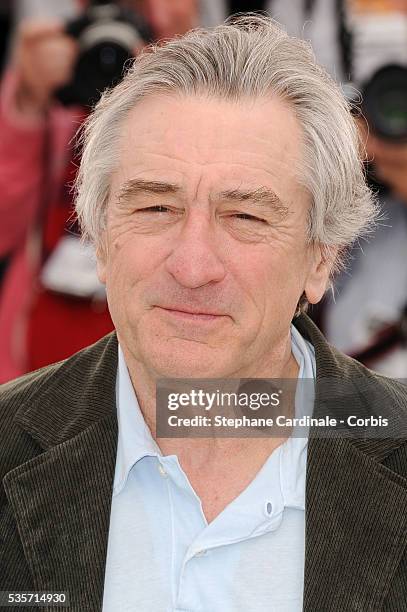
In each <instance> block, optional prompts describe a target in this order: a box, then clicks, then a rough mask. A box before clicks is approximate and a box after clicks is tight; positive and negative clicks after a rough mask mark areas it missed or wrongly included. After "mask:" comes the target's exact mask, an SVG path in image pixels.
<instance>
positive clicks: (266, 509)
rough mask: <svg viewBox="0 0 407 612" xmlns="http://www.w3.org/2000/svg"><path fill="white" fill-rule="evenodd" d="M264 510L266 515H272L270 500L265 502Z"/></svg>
mask: <svg viewBox="0 0 407 612" xmlns="http://www.w3.org/2000/svg"><path fill="white" fill-rule="evenodd" d="M264 512H265V514H266V516H271V515H272V513H273V504H272V503H271V502H270V501H268V502H266V503H265V505H264Z"/></svg>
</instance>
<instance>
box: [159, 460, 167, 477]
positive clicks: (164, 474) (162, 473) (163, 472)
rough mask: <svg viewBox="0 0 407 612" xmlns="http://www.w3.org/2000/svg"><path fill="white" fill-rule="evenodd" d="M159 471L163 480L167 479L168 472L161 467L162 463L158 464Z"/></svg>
mask: <svg viewBox="0 0 407 612" xmlns="http://www.w3.org/2000/svg"><path fill="white" fill-rule="evenodd" d="M158 471H159V472H160V474H161V476H162V477H163V478H166V477H167V472H166V471H165V470H164V468H163V466H162V465H161V463H159V464H158Z"/></svg>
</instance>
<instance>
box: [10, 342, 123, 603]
mask: <svg viewBox="0 0 407 612" xmlns="http://www.w3.org/2000/svg"><path fill="white" fill-rule="evenodd" d="M98 344H99V349H98V350H100V349H103V350H101V353H102V354H101V355H99V358H97V359H92V360H90V359H89V356H88V357H87V359H84V360H81V359H79V362H76V361H75V359H73V361H72V368H71V369H70V372H69V373H67V371H66V369H65V370H63V376H62V377H61V378H60V380H58V373H56V375H55V376H54V377H53V379H52V380H55V381H56V384H53V383H51V387H50V388H48V389H47V390H46V391H45V393H43V394H41V398H40V399H38V400H37V399H36V398H34V400H33V403H30V406H29V408H28V409H26V410H24V411H23V412H22V411H20V412H19V413H18V415H17V417H16V420H17V421H18V422H19V423H20V425H21V426H22V427H24V429H25V430H26V431H28V432H29V433H30V434H31V435H32V437H34V438H35V439H36V440H37V442H39V443H40V445H41V446H42V448H43V449H44V452H43V453H42V454H40V455H38V456H36V457H34V458H33V459H31V460H30V461H28V462H26V463H23V464H22V465H20V466H18V467H17V468H15V469H13V470H12V471H11V472H8V474H7V475H6V477H5V478H4V481H3V482H4V486H5V490H6V494H7V497H8V499H9V501H10V504H11V507H12V510H13V513H14V516H15V520H16V522H17V526H18V530H19V534H20V537H21V541H22V545H23V550H24V554H25V558H26V562H27V564H28V566H29V568H30V571H31V574H32V577H33V584H34V586H35V589H36V590H38V591H42V590H44V591H56V590H60V591H67V592H68V596H69V597H70V601H71V604H70V606H69V609H70V610H77V611H82V610H100V609H101V608H102V596H103V584H104V572H105V564H106V554H107V542H108V532H109V521H110V505H111V497H112V487H113V479H114V469H115V460H116V448H117V433H118V430H117V420H116V414H115V412H116V411H115V377H116V364H117V342H116V339H115V337H114V336H110V337H109V338H108V339H106V340H103V341H102V343H101V344H100V343H98ZM95 346H97V345H95ZM94 352H95V349H93V353H94ZM93 357H95V355H93Z"/></svg>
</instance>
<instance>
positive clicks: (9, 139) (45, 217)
mask: <svg viewBox="0 0 407 612" xmlns="http://www.w3.org/2000/svg"><path fill="white" fill-rule="evenodd" d="M88 4H89V3H88V2H84V1H82V2H78V10H81V11H86V9H87V5H88ZM94 4H95V5H96V4H108V3H103V2H95V3H94ZM111 4H112V3H111ZM116 4H118V5H120V7H121V8H123V9H133V16H134V15H135V16H136V19H137V22H136V23H137V26H138V25H139V24H141V27H140V28H139V30H138V31H136V30H137V28H135V31H134V39H131V37H130V39H131V40H133V43H134V44H133V49H132V55H135V54H137V53H138V52H139V50H140V49H141V48H142V47H143V45H144V44H145V39H150V38H151V36H149V35H146V32H148V28H147V29H146V28H144V29H143V24H142V21H143V17H144V18H146V19H148V20H149V24H148V25H149V29H150V32H151V34H152V36H153V37H154V38H162V37H171V36H173V35H174V34H175V33H179V34H183V33H184V32H185V31H186V30H187V29H190V28H191V27H193V26H195V25H197V24H198V12H197V4H196V2H195V0H188V1H186V2H181V1H180V0H179V1H178V2H174V3H171V7H168V6H167V7H165V5H163V3H162V2H160V1H159V0H136V1H133V2H129V1H128V0H127V1H123V2H118V3H116ZM101 8H102V9H103V10H105V9H106V7H101ZM161 9H162V10H161ZM84 15H85V13H84ZM69 27H71V30H72V31H76V32H77V31H78V26H77V25H74V26H72V24H70V25H69V26H67V24H65V23H64V22H63V21H60V20H56V19H50V18H45V19H41V20H40V19H31V20H25V21H23V22H22V23H21V25H20V27H19V30H18V32H17V34H16V40H15V45H14V50H13V54H12V58H11V61H10V65H9V66H8V67H7V69H6V71H5V75H4V78H3V80H2V83H1V93H0V131H1V134H2V138H1V143H0V193H1V199H0V218H1V223H0V259H3V258H4V259H5V258H7V259H8V260H9V265H8V267H7V270H6V273H5V276H4V279H3V283H2V286H1V289H0V339H1V340H0V382H5V381H7V380H10V379H12V378H14V377H16V376H18V375H20V374H22V373H24V372H27V371H31V370H33V369H37V368H39V367H42V366H43V365H46V364H48V363H50V362H53V361H58V360H60V359H63V358H65V357H67V356H68V355H70V354H72V353H74V352H76V351H77V350H79V349H80V348H82V347H83V346H85V345H87V344H90V343H92V342H94V341H96V340H97V339H98V338H100V337H101V336H103V335H105V334H106V333H108V332H109V331H110V330H111V329H112V323H111V319H110V315H109V312H108V310H107V303H106V297H105V292H104V289H103V287H101V285H100V284H99V281H98V279H97V276H96V272H95V262H94V257H93V253H92V252H90V251H88V249H87V248H86V247H85V246H83V245H81V242H80V240H79V235H78V231H77V228H76V225H75V223H74V222H73V221H72V218H73V217H72V193H71V185H72V182H73V180H74V178H75V173H76V168H77V166H78V162H79V160H78V158H77V157H76V153H75V150H74V148H73V145H72V143H71V140H72V138H73V136H74V134H75V132H76V131H77V129H78V128H79V127H80V125H81V123H82V121H83V120H84V118H85V117H86V115H87V113H88V108H87V106H86V105H83V104H81V102H83V100H81V99H80V98H81V96H80V95H79V94H80V93H81V92H80V91H79V90H81V89H86V86H88V88H89V82H88V81H90V80H91V78H89V79H87V78H82V79H80V78H79V79H78V75H79V76H80V70H81V69H83V67H84V64H86V62H84V61H82V64H81V65H80V63H79V59H80V58H82V59H83V57H84V56H85V53H84V52H83V50H82V51H81V50H80V45H79V43H78V34H77V36H76V37H75V36H73V35H70V34H68V33H67V28H68V29H69ZM81 27H82V26H81ZM75 28H76V30H75ZM79 29H80V28H79ZM143 36H144V38H143ZM92 37H93V38H94V37H95V31H94V29H93V31H92V36H91V38H92ZM126 37H127V38H129V31H128V32H127V34H126ZM88 38H89V36H88ZM130 39H129V40H130ZM102 52H103V53H104V56H103V61H104V62H105V64H106V65H107V68H109V64H112V63H113V60H115V55H114V52H115V50H114V49H113V51H112V49H111V48H110V47H108V48H107V50H103V51H102ZM81 53H82V55H81ZM88 60H89V58H88V59H87V61H88ZM81 66H82V68H81ZM86 67H87V68H89V66H88V65H87V66H85V68H86ZM85 72H86V71H85ZM88 73H89V71H88ZM89 74H90V76H91V77H93V72H90V73H89ZM75 81H76V83H75ZM68 84H70V86H69V87H67V85H68ZM73 85H75V86H73ZM96 89H97V90H99V91H100V89H101V88H99V87H97V88H96ZM96 89H95V94H96V93H97V92H96ZM85 98H86V96H85V97H84V99H85ZM96 99H97V98H95V99H94V100H90V102H94V101H96ZM61 100H62V101H63V102H64V104H62V103H61ZM78 102H79V103H78Z"/></svg>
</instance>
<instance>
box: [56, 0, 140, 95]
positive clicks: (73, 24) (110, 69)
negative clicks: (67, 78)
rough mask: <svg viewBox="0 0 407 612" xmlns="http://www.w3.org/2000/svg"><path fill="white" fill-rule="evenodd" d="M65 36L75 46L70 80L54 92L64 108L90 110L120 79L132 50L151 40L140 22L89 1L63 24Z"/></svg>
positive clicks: (114, 6)
mask: <svg viewBox="0 0 407 612" xmlns="http://www.w3.org/2000/svg"><path fill="white" fill-rule="evenodd" d="M65 32H66V33H67V34H68V35H70V36H72V37H73V38H75V39H76V40H77V42H78V45H79V56H78V59H77V61H76V65H75V69H74V76H73V79H72V81H71V82H70V83H68V84H67V85H65V86H63V87H61V88H60V89H58V91H57V92H56V97H57V99H58V100H59V101H60V102H62V104H64V105H71V104H79V105H82V106H85V107H91V106H93V105H94V104H96V102H97V101H98V100H99V98H100V96H101V95H102V92H103V91H104V90H105V89H106V88H107V87H112V86H113V85H116V84H117V83H118V82H119V81H120V79H121V78H122V76H123V72H124V67H125V64H126V62H127V61H128V60H129V59H131V58H132V57H133V56H134V49H135V48H137V47H138V46H140V45H142V44H144V43H145V42H149V41H150V40H151V32H150V31H149V28H148V27H147V25H146V23H145V22H144V20H143V19H142V18H141V17H140V16H139V15H137V14H136V13H134V12H133V11H129V10H126V9H124V8H121V7H120V6H119V5H117V4H116V3H115V2H112V1H103V0H102V1H93V2H91V3H90V5H89V7H88V9H87V10H86V11H85V13H84V14H83V15H81V16H80V17H79V18H77V19H74V20H73V21H70V22H68V23H67V24H66V27H65Z"/></svg>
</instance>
